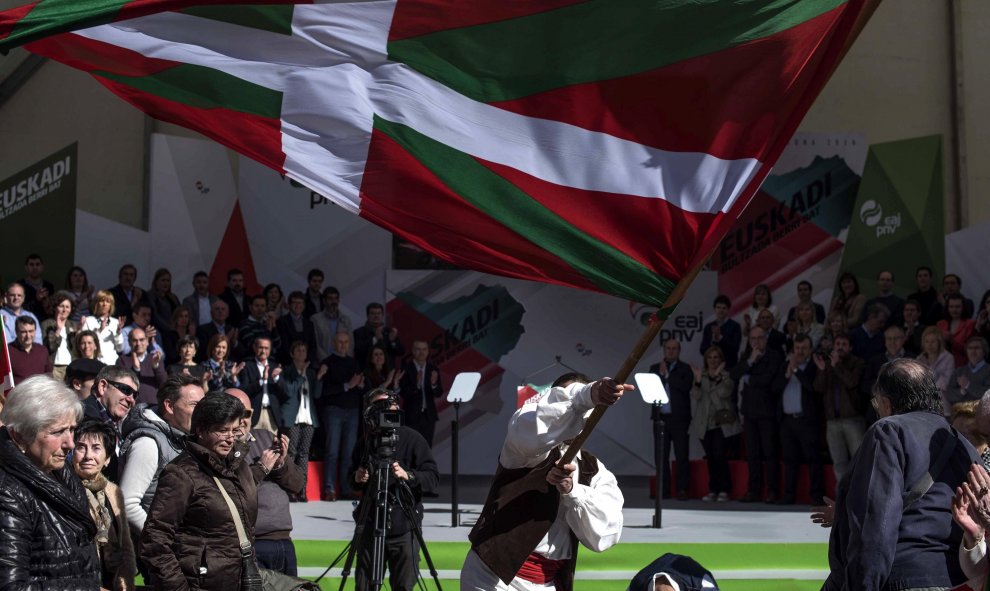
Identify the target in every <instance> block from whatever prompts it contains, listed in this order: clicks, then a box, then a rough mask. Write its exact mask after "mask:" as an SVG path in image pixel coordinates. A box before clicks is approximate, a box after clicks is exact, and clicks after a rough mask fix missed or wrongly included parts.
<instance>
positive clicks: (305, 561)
mask: <svg viewBox="0 0 990 591" xmlns="http://www.w3.org/2000/svg"><path fill="white" fill-rule="evenodd" d="M295 545H296V556H297V559H298V563H299V566H312V567H326V566H328V565H329V564H330V563H331V562H332V561H333V559H334V558H335V557H336V556H337V555H338V554H339V553H340V551H341V550H342V549H343V548H344V545H345V543H344V542H341V541H310V540H296V541H295ZM427 548H428V549H429V551H430V556H431V557H432V558H433V563H434V564H435V565H436V568H437V569H438V570H459V569H460V568H461V565H462V564H464V557H465V556H466V555H467V551H468V548H469V546H468V544H467V543H466V542H427ZM666 552H674V553H677V554H685V555H687V556H691V557H692V558H694V559H695V560H697V561H698V562H700V563H701V564H703V565H705V567H706V568H708V569H709V570H713V571H715V570H745V569H798V570H816V569H817V570H827V569H828V544H665V543H656V544H649V543H628V544H622V543H620V544H619V545H618V546H616V547H614V548H612V549H610V550H608V551H606V552H603V553H601V554H596V553H594V552H589V551H587V550H584V551H582V552H581V553H580V554H579V557H578V569H579V570H624V571H638V570H639V569H640V568H642V567H643V566H645V565H647V564H649V563H650V562H652V561H653V560H654V559H655V558H657V557H658V556H660V555H661V554H664V553H666ZM337 566H338V567H339V566H341V564H338V565H337ZM422 567H423V568H426V565H425V564H424V565H423V566H422Z"/></svg>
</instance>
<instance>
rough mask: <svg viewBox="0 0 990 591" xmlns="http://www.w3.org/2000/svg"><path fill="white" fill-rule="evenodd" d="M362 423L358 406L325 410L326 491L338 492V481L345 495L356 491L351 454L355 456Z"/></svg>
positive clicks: (334, 407) (330, 407)
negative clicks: (351, 474)
mask: <svg viewBox="0 0 990 591" xmlns="http://www.w3.org/2000/svg"><path fill="white" fill-rule="evenodd" d="M360 423H361V414H360V412H359V411H358V409H356V408H340V407H339V406H328V407H326V408H325V409H324V410H323V425H324V427H325V428H326V430H327V438H326V442H325V444H324V450H325V454H324V458H323V490H331V491H336V490H337V489H336V484H337V483H338V482H339V483H340V494H341V495H342V496H343V495H350V494H352V493H353V491H352V488H351V480H350V478H348V474H347V471H348V470H349V469H350V467H351V456H352V455H354V446H355V445H356V444H357V438H358V426H359V425H360ZM338 476H339V477H340V478H339V479H338Z"/></svg>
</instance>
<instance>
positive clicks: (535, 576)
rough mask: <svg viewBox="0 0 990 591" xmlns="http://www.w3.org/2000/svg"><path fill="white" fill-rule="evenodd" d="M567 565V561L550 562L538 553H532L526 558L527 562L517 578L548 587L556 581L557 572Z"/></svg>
mask: <svg viewBox="0 0 990 591" xmlns="http://www.w3.org/2000/svg"><path fill="white" fill-rule="evenodd" d="M566 564H567V561H566V560H550V559H549V558H547V557H545V556H541V555H539V554H537V553H536V552H531V553H530V555H529V556H527V557H526V562H524V563H523V565H522V566H521V567H519V572H517V573H516V576H517V577H519V578H520V579H523V580H524V581H529V582H530V583H537V584H540V585H546V584H548V583H553V582H555V581H556V579H557V572H559V571H560V569H562V568H564V566H565V565H566Z"/></svg>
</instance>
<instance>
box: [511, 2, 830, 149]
mask: <svg viewBox="0 0 990 591" xmlns="http://www.w3.org/2000/svg"><path fill="white" fill-rule="evenodd" d="M841 14H842V13H841V9H835V10H832V11H830V12H826V13H824V14H822V15H820V16H818V17H816V18H813V19H811V20H809V21H806V22H804V23H801V24H800V25H797V26H795V27H792V28H790V29H787V30H785V31H782V32H780V33H777V34H775V35H771V36H769V37H765V38H763V39H759V40H757V41H753V42H750V43H745V44H742V45H738V46H736V47H733V48H729V49H725V50H722V51H719V52H716V53H712V54H708V55H703V56H700V57H696V58H691V59H688V60H685V61H682V62H678V63H675V64H672V65H669V66H665V67H663V68H659V69H656V70H651V71H649V72H644V73H642V74H637V75H635V76H628V77H624V78H617V79H613V80H604V81H599V82H592V83H588V84H578V85H574V86H568V87H564V88H559V89H555V90H551V91H547V92H543V93H539V94H535V95H532V96H528V97H525V98H521V99H517V100H512V101H503V102H497V103H494V105H495V106H497V107H501V108H503V109H506V110H508V111H512V112H514V113H519V114H521V115H529V116H532V117H539V118H542V119H551V120H556V121H563V122H565V123H570V124H572V125H576V126H578V127H582V128H584V129H589V130H592V131H602V132H605V133H608V134H610V135H614V136H616V137H620V138H624V139H628V140H631V141H634V142H636V143H640V144H646V145H648V146H653V147H656V148H660V149H664V150H672V151H678V152H704V153H707V154H711V155H713V156H717V157H719V158H726V159H736V158H757V159H759V160H763V159H764V157H765V154H766V152H767V148H768V145H769V143H770V141H771V140H772V139H773V137H774V134H775V132H777V130H779V129H780V127H781V126H782V124H783V121H785V120H786V119H787V118H788V117H790V116H791V115H792V113H793V111H794V107H795V105H796V104H797V101H798V100H799V99H800V98H801V96H802V95H803V94H804V93H805V92H806V91H807V88H808V85H809V83H810V82H811V80H812V77H813V75H814V72H815V70H816V66H817V65H818V62H819V61H820V60H821V52H817V53H814V52H815V49H816V47H817V46H818V45H819V44H821V43H822V42H823V41H825V40H827V39H829V37H830V32H831V29H832V27H833V26H834V24H835V21H836V20H837V19H838V18H839V16H840V15H841ZM809 55H811V56H812V57H811V58H810V59H806V58H807V56H809Z"/></svg>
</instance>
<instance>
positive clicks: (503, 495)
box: [468, 448, 598, 591]
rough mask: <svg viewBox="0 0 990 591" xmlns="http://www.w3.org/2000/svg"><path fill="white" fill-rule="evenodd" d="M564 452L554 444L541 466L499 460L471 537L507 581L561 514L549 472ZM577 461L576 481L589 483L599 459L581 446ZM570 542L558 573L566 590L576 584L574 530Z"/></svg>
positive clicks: (475, 547) (481, 555)
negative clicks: (570, 551) (507, 464)
mask: <svg viewBox="0 0 990 591" xmlns="http://www.w3.org/2000/svg"><path fill="white" fill-rule="evenodd" d="M560 455H561V454H560V448H554V450H553V451H551V452H550V455H549V456H548V457H547V459H545V460H543V462H541V463H540V464H539V465H537V466H534V467H532V468H514V469H511V470H510V469H507V468H503V467H502V465H501V464H499V466H498V470H497V471H496V472H495V480H494V481H493V482H492V487H491V489H490V490H489V491H488V499H487V500H486V501H485V507H484V509H482V511H481V516H480V517H478V522H477V523H476V524H475V525H474V528H473V529H472V530H471V533H470V534H469V535H468V539H469V540H471V549H472V550H474V552H475V554H477V555H478V557H479V558H481V561H482V562H484V563H485V564H486V565H488V568H490V569H491V570H492V572H494V573H495V574H496V575H498V578H499V579H501V580H502V582H503V583H506V584H508V583H509V582H510V581H511V580H512V579H513V578H515V576H516V573H517V572H519V569H520V567H522V565H523V563H524V562H526V558H527V557H528V556H529V555H530V553H531V552H532V551H533V549H535V548H536V545H537V544H539V543H540V540H542V539H543V536H545V535H547V532H549V531H550V527H551V526H552V525H553V522H554V521H556V519H557V509H558V508H559V506H560V493H559V492H558V491H557V487H555V486H553V485H552V484H550V483H549V482H547V478H546V477H547V474H548V473H549V472H550V469H551V468H553V466H554V464H556V463H557V461H558V460H559V459H560ZM577 464H578V483H579V484H583V485H585V486H588V485H590V484H591V479H592V478H593V477H594V476H595V474H597V473H598V459H597V458H596V457H595V456H593V455H591V454H590V453H588V452H586V451H583V452H582V453H581V457H580V458H579V459H578V460H577ZM571 546H572V548H573V549H574V550H573V554H572V556H571V559H570V560H569V564H568V565H567V567H566V568H564V569H562V571H561V574H560V577H561V580H560V581H559V583H560V584H561V587H559V589H561V590H562V591H569V590H570V589H572V588H573V584H574V569H575V567H576V566H577V549H578V541H577V537H576V536H575V535H574V534H573V532H572V533H571Z"/></svg>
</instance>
